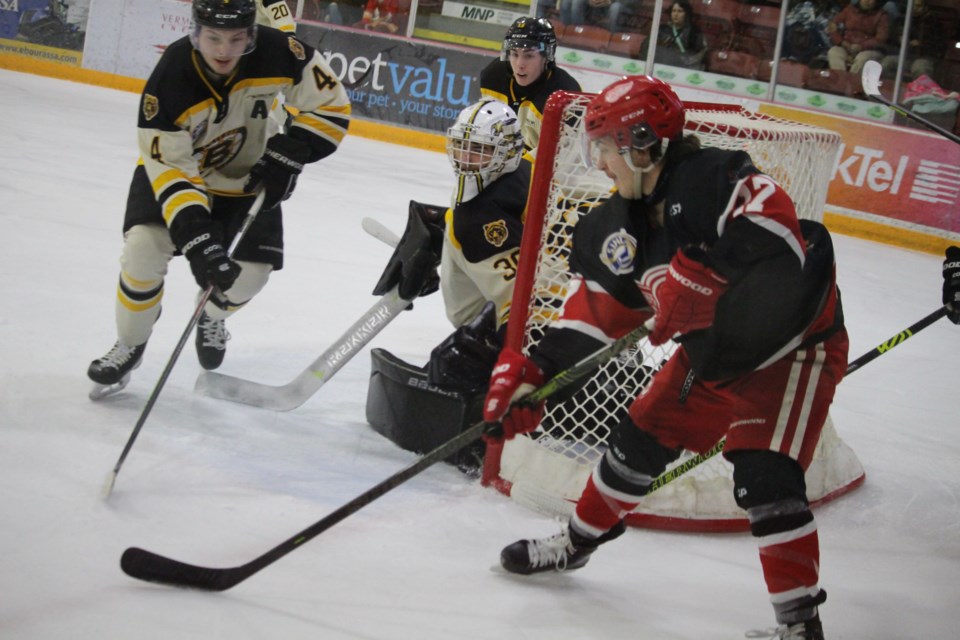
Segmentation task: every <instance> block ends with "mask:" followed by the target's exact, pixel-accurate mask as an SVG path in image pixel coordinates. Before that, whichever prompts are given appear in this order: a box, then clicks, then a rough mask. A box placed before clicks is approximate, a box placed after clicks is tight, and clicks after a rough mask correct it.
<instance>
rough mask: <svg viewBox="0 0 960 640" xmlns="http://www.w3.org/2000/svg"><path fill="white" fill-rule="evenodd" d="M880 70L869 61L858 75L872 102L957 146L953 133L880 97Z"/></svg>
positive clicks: (957, 141) (877, 63)
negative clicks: (882, 105)
mask: <svg viewBox="0 0 960 640" xmlns="http://www.w3.org/2000/svg"><path fill="white" fill-rule="evenodd" d="M882 70H883V67H882V66H881V64H880V63H879V62H877V61H876V60H870V61H869V62H867V63H866V64H865V65H863V72H862V73H861V74H860V84H862V85H863V92H864V93H865V94H867V97H868V98H871V99H872V100H876V101H877V102H880V103H882V104H885V105H887V106H888V107H890V108H891V109H893V110H894V111H896V112H897V113H899V114H900V115H902V116H904V117H905V118H910V119H911V120H914V121H915V122H919V123H920V124H922V125H923V126H925V127H926V128H928V129H930V130H931V131H936V132H937V133H939V134H940V135H942V136H943V137H944V138H946V139H947V140H951V141H953V142H956V143H957V144H960V137H958V136H956V135H954V134H953V133H950V132H949V131H947V130H946V129H944V128H943V127H941V126H938V125H937V124H935V123H933V122H930V121H929V120H927V119H926V118H924V117H923V116H918V115H917V114H915V113H914V112H912V111H910V110H909V109H907V108H906V107H903V106H901V105H899V104H897V103H896V102H893V101H892V100H887V99H886V98H884V97H883V96H882V95H880V72H881V71H882Z"/></svg>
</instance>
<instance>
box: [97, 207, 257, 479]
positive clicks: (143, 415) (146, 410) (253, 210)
mask: <svg viewBox="0 0 960 640" xmlns="http://www.w3.org/2000/svg"><path fill="white" fill-rule="evenodd" d="M265 197H266V193H265V192H264V191H263V190H262V189H261V190H260V191H259V193H257V197H256V198H255V199H254V201H253V204H251V205H250V209H249V210H248V211H247V215H246V217H245V218H244V219H243V223H242V224H241V225H240V229H239V230H238V231H237V234H236V235H235V236H234V237H233V241H232V242H231V243H230V246H229V247H228V248H227V257H228V258H230V257H232V256H233V253H234V251H236V249H237V245H239V244H240V241H241V240H243V237H244V236H245V235H247V231H249V230H250V226H251V225H252V224H253V221H254V220H255V219H256V217H257V214H259V213H260V207H262V206H263V199H264V198H265ZM212 294H213V285H210V286H208V287H207V288H206V289H204V290H203V293H201V294H200V300H199V302H198V303H197V308H196V309H194V311H193V315H192V316H191V317H190V322H189V323H188V324H187V326H186V328H185V329H184V330H183V334H182V335H181V336H180V341H179V342H177V346H176V348H174V350H173V353H172V354H170V359H169V360H167V366H165V367H164V368H163V373H161V374H160V379H159V380H157V384H156V385H154V387H153V391H152V392H151V393H150V397H149V398H147V404H146V405H144V407H143V411H141V412H140V417H139V418H138V419H137V424H136V425H135V426H134V427H133V432H132V433H131V434H130V437H129V438H127V444H126V445H124V447H123V452H122V453H121V454H120V457H119V458H118V459H117V464H115V465H113V469H112V470H111V471H110V473H108V474H107V479H106V482H105V483H104V486H103V497H104V498H109V497H110V493H111V492H112V491H113V485H114V484H115V483H116V481H117V475H118V474H119V473H120V467H122V466H123V462H124V460H126V459H127V455H128V454H129V453H130V449H131V447H133V443H134V442H135V441H136V439H137V436H138V435H139V434H140V429H142V428H143V424H144V423H145V422H146V421H147V416H149V415H150V411H151V410H152V409H153V405H154V403H156V401H157V397H158V396H159V395H160V391H161V390H162V389H163V385H165V384H166V382H167V378H169V377H170V372H171V371H173V365H175V364H176V363H177V358H179V357H180V352H181V351H183V347H184V345H185V344H187V340H188V339H189V338H190V334H191V333H192V332H193V328H194V327H195V326H197V323H198V322H199V321H200V315H201V314H202V313H203V308H204V307H205V306H206V304H207V300H209V299H210V296H211V295H212Z"/></svg>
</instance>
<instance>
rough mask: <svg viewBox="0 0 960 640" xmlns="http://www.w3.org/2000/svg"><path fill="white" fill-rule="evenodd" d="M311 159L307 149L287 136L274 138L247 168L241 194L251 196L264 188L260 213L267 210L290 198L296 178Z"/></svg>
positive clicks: (301, 143)
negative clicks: (253, 163) (243, 192)
mask: <svg viewBox="0 0 960 640" xmlns="http://www.w3.org/2000/svg"><path fill="white" fill-rule="evenodd" d="M309 160H310V147H309V146H308V145H307V143H305V142H301V141H299V140H297V139H295V138H291V137H290V136H288V135H284V134H281V135H276V136H273V137H272V138H270V139H269V140H268V141H267V149H266V151H264V152H263V155H262V156H260V159H259V160H257V163H256V164H255V165H253V167H252V168H251V169H250V177H249V178H247V182H246V184H245V185H244V187H243V189H244V191H246V192H248V193H253V192H254V191H256V190H257V188H259V187H263V189H264V191H265V192H266V196H265V197H264V199H263V210H264V211H269V210H270V209H273V208H274V207H276V206H277V205H278V204H280V203H281V202H283V201H284V200H286V199H287V198H289V197H290V194H291V193H293V188H294V187H295V186H296V184H297V176H298V175H300V172H301V171H303V165H304V164H306V163H307V162H308V161H309Z"/></svg>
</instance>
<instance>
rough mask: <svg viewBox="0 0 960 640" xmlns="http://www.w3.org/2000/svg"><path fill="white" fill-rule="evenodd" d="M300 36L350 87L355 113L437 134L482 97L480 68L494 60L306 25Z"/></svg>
mask: <svg viewBox="0 0 960 640" xmlns="http://www.w3.org/2000/svg"><path fill="white" fill-rule="evenodd" d="M297 36H298V37H299V38H300V39H302V40H303V41H304V42H306V43H307V44H309V45H312V46H314V47H316V48H317V49H318V50H319V51H320V52H321V53H322V54H323V57H324V58H325V59H326V61H327V63H328V64H329V65H330V68H331V70H332V71H333V72H334V73H335V74H337V77H338V78H339V79H340V81H341V82H343V84H344V86H346V87H347V91H348V92H349V94H350V100H351V102H352V103H353V112H354V114H356V115H358V116H361V117H364V118H370V119H372V120H379V121H382V122H388V123H393V124H399V125H403V126H406V127H415V128H418V129H424V130H427V131H433V132H437V133H441V132H445V131H446V130H447V128H448V127H449V126H450V125H451V124H453V121H454V120H455V119H456V117H457V114H459V113H460V111H462V110H463V109H464V108H465V107H467V106H468V105H469V104H470V103H472V102H474V101H476V100H478V99H479V98H480V82H479V76H480V71H481V70H482V69H483V67H484V66H485V65H486V64H487V63H489V61H490V60H491V56H490V54H483V53H475V52H472V51H466V50H461V49H449V48H445V47H442V46H437V45H432V44H425V43H423V42H421V41H415V40H408V39H406V38H391V37H386V36H381V35H374V34H365V33H358V32H355V31H351V32H348V31H339V30H333V29H327V28H324V27H323V26H321V25H314V24H307V23H304V24H301V25H300V26H299V28H298V30H297Z"/></svg>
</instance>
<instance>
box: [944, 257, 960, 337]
mask: <svg viewBox="0 0 960 640" xmlns="http://www.w3.org/2000/svg"><path fill="white" fill-rule="evenodd" d="M943 304H945V305H947V317H948V318H949V319H950V322H952V323H953V324H960V247H957V246H952V247H947V255H946V257H945V258H944V260H943Z"/></svg>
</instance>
